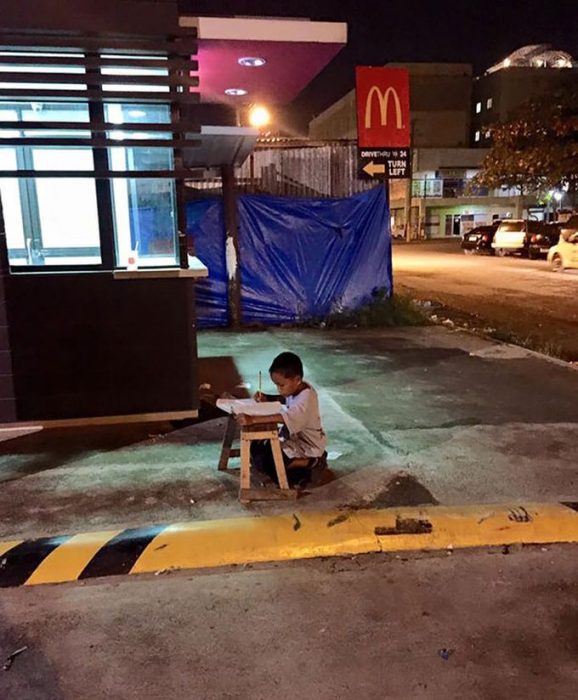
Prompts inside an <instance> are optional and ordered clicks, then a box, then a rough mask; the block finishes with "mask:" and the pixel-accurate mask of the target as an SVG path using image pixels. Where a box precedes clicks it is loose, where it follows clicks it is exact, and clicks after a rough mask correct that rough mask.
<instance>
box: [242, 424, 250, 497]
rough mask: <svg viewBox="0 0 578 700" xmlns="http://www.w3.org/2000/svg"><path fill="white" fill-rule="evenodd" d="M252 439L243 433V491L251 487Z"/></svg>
mask: <svg viewBox="0 0 578 700" xmlns="http://www.w3.org/2000/svg"><path fill="white" fill-rule="evenodd" d="M250 444H251V443H250V441H249V440H247V438H246V437H245V436H244V435H243V433H241V491H243V490H244V489H248V488H250V487H251V450H250Z"/></svg>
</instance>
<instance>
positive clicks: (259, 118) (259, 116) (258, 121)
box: [249, 105, 271, 129]
mask: <svg viewBox="0 0 578 700" xmlns="http://www.w3.org/2000/svg"><path fill="white" fill-rule="evenodd" d="M270 122H271V112H270V111H269V110H268V109H267V107H263V106H262V105H254V106H253V107H251V109H250V110H249V124H250V125H251V126H253V127H255V128H256V129H262V128H263V127H264V126H267V125H268V124H269V123H270Z"/></svg>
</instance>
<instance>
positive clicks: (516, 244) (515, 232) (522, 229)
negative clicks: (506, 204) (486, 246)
mask: <svg viewBox="0 0 578 700" xmlns="http://www.w3.org/2000/svg"><path fill="white" fill-rule="evenodd" d="M527 245H528V222H526V221H524V220H523V219H508V220H507V221H502V223H501V224H500V225H499V226H498V229H497V231H496V233H495V235H494V240H493V241H492V248H493V249H494V250H495V252H496V255H502V256H503V255H507V254H508V253H521V252H523V251H524V249H525V248H526V247H527Z"/></svg>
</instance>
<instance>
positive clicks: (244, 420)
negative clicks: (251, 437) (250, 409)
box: [237, 413, 251, 426]
mask: <svg viewBox="0 0 578 700" xmlns="http://www.w3.org/2000/svg"><path fill="white" fill-rule="evenodd" d="M237 423H238V424H239V425H242V426H245V425H251V416H248V415H246V414H245V413H239V415H238V416H237Z"/></svg>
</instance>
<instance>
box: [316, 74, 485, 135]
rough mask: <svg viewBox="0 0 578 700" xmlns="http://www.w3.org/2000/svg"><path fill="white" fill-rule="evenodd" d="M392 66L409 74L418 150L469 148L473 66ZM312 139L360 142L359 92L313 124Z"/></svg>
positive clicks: (342, 100) (353, 93) (338, 102)
mask: <svg viewBox="0 0 578 700" xmlns="http://www.w3.org/2000/svg"><path fill="white" fill-rule="evenodd" d="M388 66H390V67H392V68H393V67H397V68H407V69H408V70H409V76H410V109H411V122H412V143H413V145H414V147H417V148H419V147H421V146H423V147H428V148H465V147H467V146H468V145H469V143H470V121H471V113H470V105H471V99H472V66H471V65H470V64H468V63H388ZM309 138H311V139H313V140H334V139H356V138H357V123H356V116H355V90H351V91H350V92H348V93H347V94H346V95H345V96H344V97H342V98H341V99H340V100H338V101H337V102H335V103H334V104H333V105H331V107H329V108H328V109H326V110H325V111H324V112H322V113H321V114H319V115H318V116H317V117H315V119H313V120H312V121H311V123H310V124H309Z"/></svg>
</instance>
